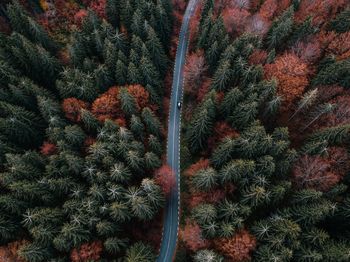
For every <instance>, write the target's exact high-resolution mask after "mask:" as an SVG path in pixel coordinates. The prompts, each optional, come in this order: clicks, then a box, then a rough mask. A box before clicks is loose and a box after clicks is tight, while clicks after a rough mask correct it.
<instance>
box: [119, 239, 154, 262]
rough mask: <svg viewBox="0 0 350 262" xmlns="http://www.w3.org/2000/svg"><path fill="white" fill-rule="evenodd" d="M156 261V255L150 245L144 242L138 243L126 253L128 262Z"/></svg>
mask: <svg viewBox="0 0 350 262" xmlns="http://www.w3.org/2000/svg"><path fill="white" fill-rule="evenodd" d="M155 260H156V255H155V254H154V251H153V250H152V248H151V247H150V246H149V245H146V244H144V243H142V242H137V243H135V244H134V245H132V246H130V247H129V248H128V249H127V251H126V257H125V261H126V262H137V261H144V262H152V261H155Z"/></svg>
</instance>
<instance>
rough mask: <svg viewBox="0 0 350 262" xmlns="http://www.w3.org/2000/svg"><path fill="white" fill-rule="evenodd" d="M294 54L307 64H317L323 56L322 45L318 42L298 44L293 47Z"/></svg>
mask: <svg viewBox="0 0 350 262" xmlns="http://www.w3.org/2000/svg"><path fill="white" fill-rule="evenodd" d="M293 52H294V54H296V55H297V56H298V57H299V58H300V59H301V60H302V61H303V62H304V63H307V64H315V63H316V62H318V61H319V59H320V58H321V55H322V52H321V45H320V43H319V42H317V41H312V42H298V43H296V44H295V46H294V47H293Z"/></svg>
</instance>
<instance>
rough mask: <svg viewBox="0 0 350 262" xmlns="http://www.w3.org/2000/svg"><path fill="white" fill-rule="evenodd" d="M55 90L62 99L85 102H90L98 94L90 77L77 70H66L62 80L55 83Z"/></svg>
mask: <svg viewBox="0 0 350 262" xmlns="http://www.w3.org/2000/svg"><path fill="white" fill-rule="evenodd" d="M57 89H58V90H59V92H60V95H61V97H62V98H68V97H76V98H78V99H81V100H86V101H92V100H93V99H95V98H96V97H97V94H98V89H97V87H96V84H95V83H94V79H93V77H92V75H91V74H85V73H83V72H82V71H80V70H79V69H66V70H65V71H64V72H63V73H62V79H60V80H58V81H57Z"/></svg>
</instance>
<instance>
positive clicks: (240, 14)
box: [222, 8, 250, 36]
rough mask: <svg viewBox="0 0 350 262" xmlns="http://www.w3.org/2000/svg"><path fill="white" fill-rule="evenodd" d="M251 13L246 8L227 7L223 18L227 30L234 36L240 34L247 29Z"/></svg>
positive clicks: (223, 12)
mask: <svg viewBox="0 0 350 262" xmlns="http://www.w3.org/2000/svg"><path fill="white" fill-rule="evenodd" d="M249 17H250V13H249V12H248V11H247V10H245V9H237V8H225V9H224V10H223V11H222V18H223V20H224V25H225V28H226V30H227V32H228V33H229V34H230V35H233V36H239V35H240V34H242V33H243V32H244V30H245V26H246V24H247V22H248V19H249Z"/></svg>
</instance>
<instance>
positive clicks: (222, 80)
mask: <svg viewBox="0 0 350 262" xmlns="http://www.w3.org/2000/svg"><path fill="white" fill-rule="evenodd" d="M232 74H233V72H232V69H231V64H230V62H229V61H228V60H226V61H223V62H221V64H220V65H219V67H218V69H217V70H216V71H215V74H214V76H213V82H212V87H213V88H214V89H215V90H217V91H224V90H227V88H228V85H229V83H230V81H231V80H232Z"/></svg>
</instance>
